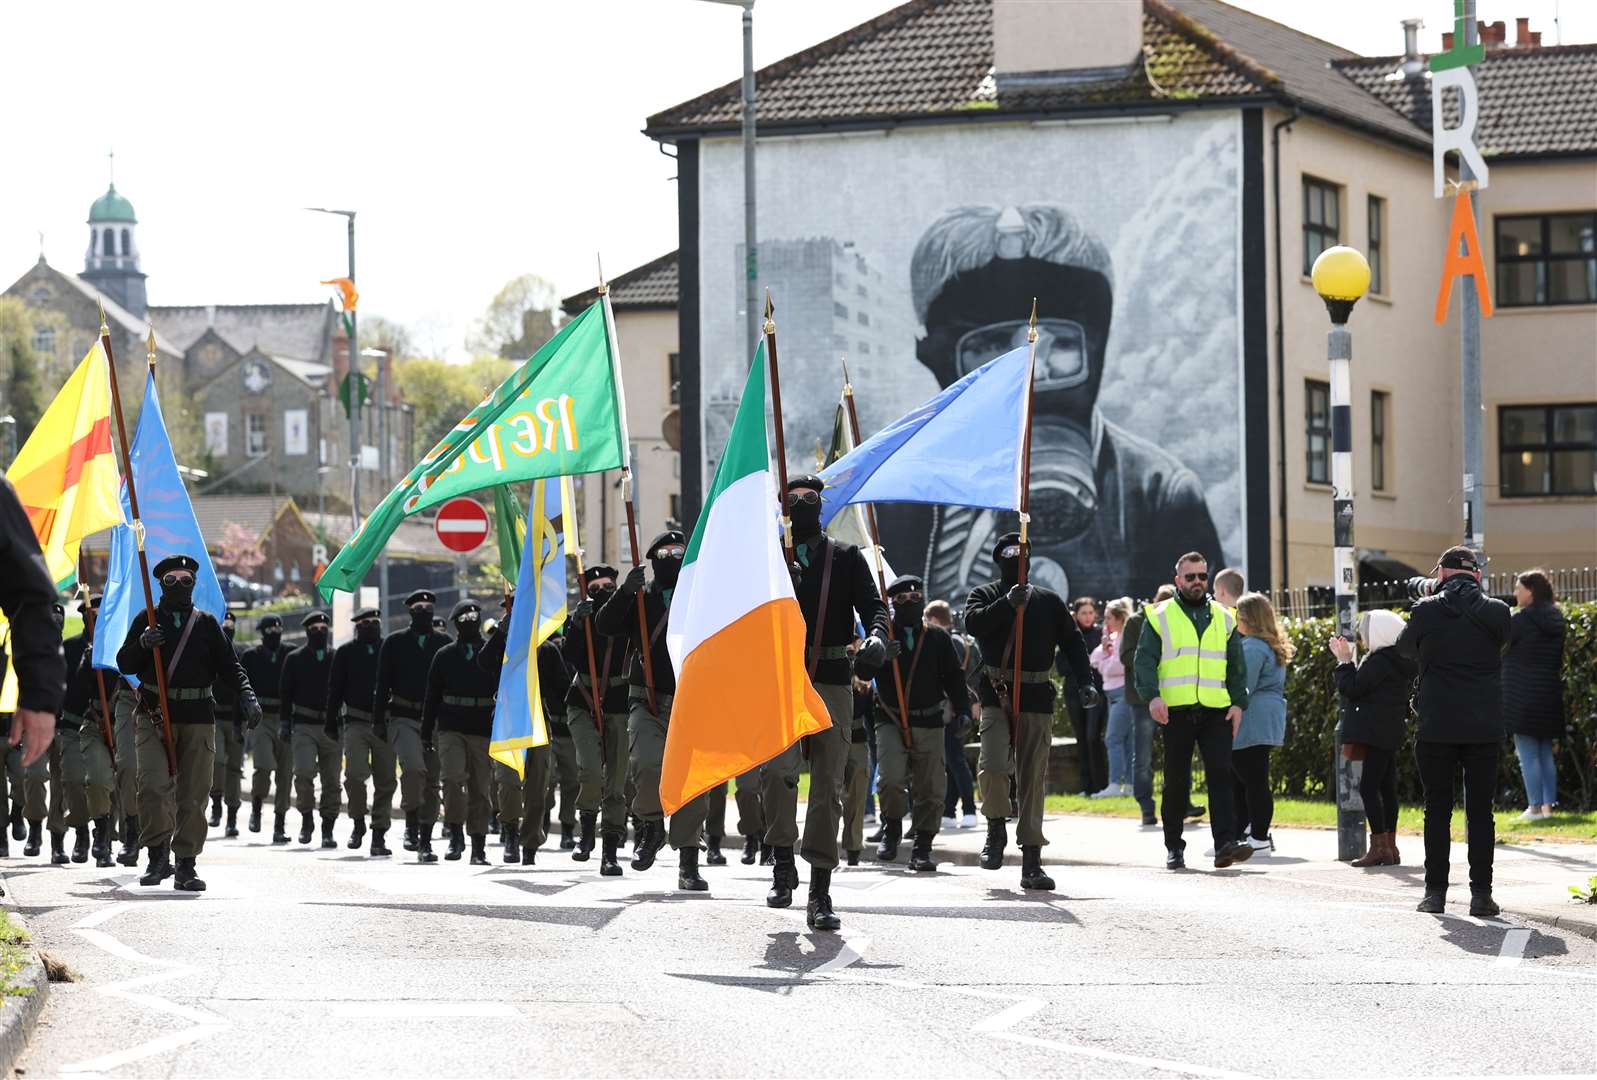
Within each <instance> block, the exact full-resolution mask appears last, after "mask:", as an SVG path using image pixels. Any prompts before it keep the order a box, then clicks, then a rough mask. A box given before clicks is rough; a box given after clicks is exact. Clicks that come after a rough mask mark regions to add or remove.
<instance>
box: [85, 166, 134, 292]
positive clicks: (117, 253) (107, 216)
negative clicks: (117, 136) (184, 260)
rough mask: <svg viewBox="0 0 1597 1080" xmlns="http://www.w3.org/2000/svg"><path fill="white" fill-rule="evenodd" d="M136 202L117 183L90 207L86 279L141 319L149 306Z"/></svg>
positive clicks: (113, 183) (112, 184)
mask: <svg viewBox="0 0 1597 1080" xmlns="http://www.w3.org/2000/svg"><path fill="white" fill-rule="evenodd" d="M137 224H138V219H137V218H136V217H134V216H133V204H132V203H130V202H128V200H127V199H126V198H124V197H123V196H122V195H120V194H118V193H117V190H116V183H115V182H114V181H113V182H112V183H111V186H110V187H109V188H107V189H106V192H105V194H104V195H101V196H100V197H99V198H98V199H96V200H94V205H93V206H91V207H89V250H88V253H87V254H86V255H85V256H84V259H83V275H82V276H83V280H85V281H87V282H89V283H90V284H91V285H93V286H94V287H95V288H97V289H99V290H100V291H101V292H103V293H105V295H107V296H109V297H110V298H111V299H113V300H115V301H116V302H117V303H118V304H121V305H122V306H123V307H124V308H126V309H127V310H128V311H129V312H130V313H131V314H132V315H133V316H134V317H135V318H139V319H142V318H144V316H145V314H146V313H147V312H148V310H149V306H150V305H149V299H148V297H147V296H146V294H145V291H144V274H143V272H142V271H140V270H139V249H138V246H137V245H136V244H135V243H134V235H133V234H134V226H136V225H137Z"/></svg>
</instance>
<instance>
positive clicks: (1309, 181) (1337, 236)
mask: <svg viewBox="0 0 1597 1080" xmlns="http://www.w3.org/2000/svg"><path fill="white" fill-rule="evenodd" d="M1302 179H1303V183H1302V187H1303V221H1302V226H1303V233H1302V244H1303V276H1304V277H1308V276H1309V275H1310V273H1311V272H1312V271H1313V269H1314V260H1315V258H1317V257H1318V256H1319V254H1320V252H1319V251H1317V252H1315V253H1314V255H1312V256H1311V255H1310V254H1309V236H1310V235H1311V234H1312V235H1315V236H1318V237H1319V238H1320V239H1321V240H1329V241H1330V242H1329V243H1327V244H1325V245H1324V247H1322V248H1320V251H1324V250H1325V249H1326V248H1331V247H1335V246H1336V245H1338V244H1340V243H1341V242H1342V185H1341V184H1336V183H1332V182H1331V181H1330V180H1322V179H1321V178H1320V177H1318V176H1311V175H1309V174H1308V173H1304V174H1302ZM1314 189H1319V190H1321V191H1322V192H1323V193H1324V194H1325V195H1328V196H1330V200H1329V202H1330V205H1331V206H1332V207H1334V208H1335V211H1336V220H1335V221H1334V222H1332V223H1330V224H1329V225H1328V224H1327V223H1325V222H1323V221H1313V220H1311V219H1310V217H1309V193H1310V191H1311V190H1314ZM1321 205H1322V206H1324V205H1326V202H1325V200H1322V201H1321Z"/></svg>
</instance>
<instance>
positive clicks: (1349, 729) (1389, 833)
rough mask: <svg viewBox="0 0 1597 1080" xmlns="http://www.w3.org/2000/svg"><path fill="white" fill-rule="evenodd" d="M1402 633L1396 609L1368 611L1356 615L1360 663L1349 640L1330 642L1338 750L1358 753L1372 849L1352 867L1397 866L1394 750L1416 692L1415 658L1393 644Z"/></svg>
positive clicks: (1354, 757)
mask: <svg viewBox="0 0 1597 1080" xmlns="http://www.w3.org/2000/svg"><path fill="white" fill-rule="evenodd" d="M1402 633H1403V617H1402V616H1401V615H1399V614H1397V613H1396V612H1394V611H1366V612H1365V613H1364V614H1362V615H1360V616H1359V637H1361V638H1363V639H1364V648H1365V654H1364V662H1363V663H1361V664H1359V665H1358V666H1357V667H1354V666H1353V643H1352V642H1350V641H1348V640H1347V639H1346V638H1343V637H1334V638H1332V639H1331V640H1330V643H1329V646H1330V649H1331V652H1332V654H1333V655H1334V656H1335V657H1336V659H1337V666H1336V670H1335V671H1334V672H1332V678H1334V679H1335V680H1336V689H1337V692H1338V694H1339V695H1340V696H1341V714H1342V752H1343V753H1344V754H1346V755H1348V756H1349V758H1350V759H1352V760H1358V759H1359V758H1360V757H1362V758H1363V761H1364V771H1363V773H1362V774H1361V775H1360V777H1359V797H1360V798H1362V799H1363V800H1364V815H1365V817H1366V818H1367V819H1368V820H1369V823H1370V849H1369V851H1367V852H1365V853H1364V855H1363V856H1361V857H1360V858H1357V859H1354V860H1353V865H1354V866H1397V865H1398V864H1399V863H1401V862H1402V861H1403V860H1402V857H1401V856H1400V855H1399V854H1398V850H1397V751H1398V748H1399V747H1400V746H1402V745H1403V733H1404V726H1405V725H1406V724H1407V723H1408V703H1409V697H1410V696H1411V695H1412V694H1413V691H1414V670H1415V669H1414V661H1413V660H1412V659H1410V658H1409V657H1407V656H1404V655H1403V654H1402V653H1400V652H1399V651H1398V650H1396V649H1394V648H1392V646H1393V645H1395V644H1396V643H1397V639H1398V637H1399V636H1400V635H1401V634H1402Z"/></svg>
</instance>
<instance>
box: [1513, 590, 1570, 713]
mask: <svg viewBox="0 0 1597 1080" xmlns="http://www.w3.org/2000/svg"><path fill="white" fill-rule="evenodd" d="M1564 630H1565V627H1564V613H1563V612H1562V611H1560V610H1558V606H1557V605H1556V604H1532V605H1531V606H1530V607H1528V608H1521V609H1520V610H1518V611H1516V612H1514V614H1513V616H1512V617H1511V618H1510V619H1509V621H1508V648H1506V649H1504V650H1503V720H1504V722H1505V723H1506V724H1507V726H1508V733H1509V734H1510V735H1534V736H1536V737H1537V738H1538V739H1556V738H1558V737H1559V736H1561V735H1563V733H1564V726H1565V725H1566V724H1567V723H1568V722H1569V721H1568V717H1566V716H1565V715H1564V681H1563V679H1564Z"/></svg>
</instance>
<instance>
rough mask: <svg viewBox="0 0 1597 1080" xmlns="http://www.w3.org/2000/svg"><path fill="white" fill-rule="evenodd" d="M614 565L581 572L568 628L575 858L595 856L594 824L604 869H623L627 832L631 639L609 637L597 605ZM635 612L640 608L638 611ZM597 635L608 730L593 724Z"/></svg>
mask: <svg viewBox="0 0 1597 1080" xmlns="http://www.w3.org/2000/svg"><path fill="white" fill-rule="evenodd" d="M615 581H616V571H615V567H613V566H605V565H603V564H600V565H598V566H590V567H588V568H587V569H586V570H584V571H583V572H582V587H583V590H584V592H585V593H586V596H587V598H586V599H585V600H583V601H582V602H581V603H579V604H578V605H577V606H576V608H575V609H574V610H573V611H572V613H571V622H570V624H569V625H568V626H567V627H566V646H565V648H566V666H567V667H569V668H570V669H571V670H572V671H573V672H575V675H574V676H573V678H572V680H571V689H570V691H569V692H568V693H567V694H566V724H567V726H568V727H569V728H570V729H571V742H572V745H573V747H574V749H575V750H576V753H577V784H578V789H577V821H578V828H579V832H578V836H577V849H576V850H575V851H573V852H572V853H571V857H572V858H573V859H575V860H576V861H578V862H587V861H588V857H589V856H590V855H592V854H593V837H594V828H595V825H598V826H599V827H600V829H601V831H602V834H603V843H604V848H603V852H602V854H601V855H600V858H599V873H600V874H601V875H603V876H604V877H615V876H617V875H619V874H620V873H621V864H620V863H619V862H617V861H616V850H617V849H618V848H619V847H620V846H621V845H622V843H624V842H625V840H626V835H627V801H626V785H627V676H626V672H625V670H624V669H623V667H622V665H623V664H624V663H625V658H626V642H625V641H623V640H621V639H618V638H612V637H607V636H605V635H604V634H602V633H600V632H599V630H598V629H597V627H596V626H595V625H594V609H595V608H600V607H603V606H604V604H605V602H606V601H607V600H609V599H610V596H611V594H612V593H614V592H615ZM634 610H636V609H634ZM590 631H591V633H592V636H593V657H594V665H595V667H596V668H597V670H598V673H599V690H598V691H597V692H598V694H599V699H598V705H599V709H598V711H599V715H600V717H601V719H602V721H603V723H604V730H603V731H602V732H601V731H599V730H598V729H597V728H596V727H595V725H594V715H593V714H594V697H593V695H594V693H595V691H594V689H593V680H592V678H591V671H590V669H589V667H588V635H589V633H590Z"/></svg>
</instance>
